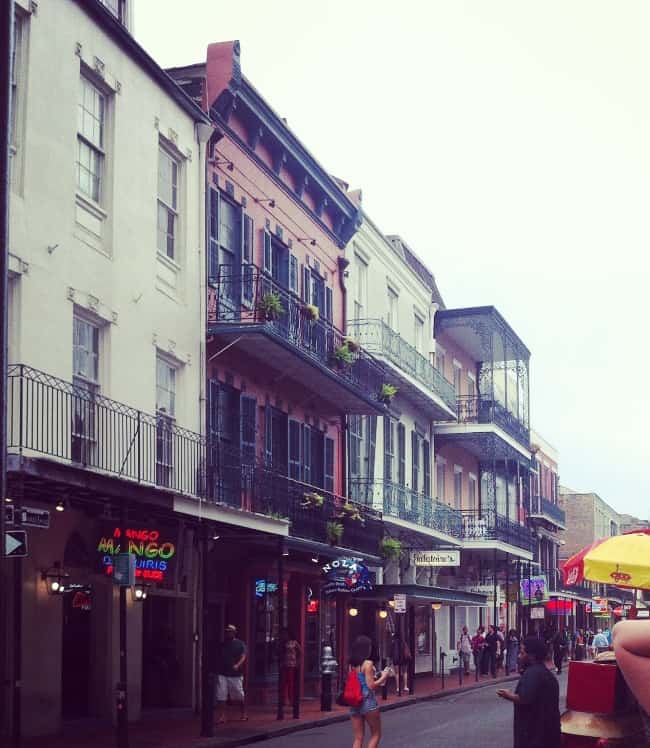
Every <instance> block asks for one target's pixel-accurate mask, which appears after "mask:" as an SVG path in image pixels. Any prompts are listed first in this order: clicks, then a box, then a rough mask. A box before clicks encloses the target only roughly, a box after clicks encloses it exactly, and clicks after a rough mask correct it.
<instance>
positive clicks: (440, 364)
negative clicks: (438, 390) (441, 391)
mask: <svg viewBox="0 0 650 748" xmlns="http://www.w3.org/2000/svg"><path fill="white" fill-rule="evenodd" d="M436 369H437V370H438V371H439V372H440V373H441V374H442V376H443V377H444V376H445V349H444V348H440V347H439V346H437V347H436Z"/></svg>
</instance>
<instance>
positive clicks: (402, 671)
mask: <svg viewBox="0 0 650 748" xmlns="http://www.w3.org/2000/svg"><path fill="white" fill-rule="evenodd" d="M390 656H391V660H392V662H393V667H394V668H395V672H396V673H397V677H398V678H399V686H400V687H401V690H402V691H407V692H408V690H409V687H408V685H407V684H408V671H409V665H410V664H411V649H410V647H409V645H408V644H407V643H406V642H405V641H404V639H402V637H401V635H400V634H399V632H395V633H394V634H393V642H392V644H391V650H390Z"/></svg>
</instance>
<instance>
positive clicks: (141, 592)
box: [132, 584, 149, 603]
mask: <svg viewBox="0 0 650 748" xmlns="http://www.w3.org/2000/svg"><path fill="white" fill-rule="evenodd" d="M132 591H133V600H134V601H135V602H136V603H143V602H144V601H145V600H146V599H147V595H148V594H149V585H148V584H134V585H133V588H132Z"/></svg>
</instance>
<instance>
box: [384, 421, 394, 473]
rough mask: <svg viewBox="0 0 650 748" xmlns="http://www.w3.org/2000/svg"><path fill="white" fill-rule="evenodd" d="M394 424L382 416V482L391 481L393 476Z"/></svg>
mask: <svg viewBox="0 0 650 748" xmlns="http://www.w3.org/2000/svg"><path fill="white" fill-rule="evenodd" d="M394 459H395V423H394V421H392V420H391V419H390V416H384V480H385V481H392V480H393V475H394V474H395V468H394V465H393V462H394Z"/></svg>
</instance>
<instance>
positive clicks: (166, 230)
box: [158, 148, 179, 260]
mask: <svg viewBox="0 0 650 748" xmlns="http://www.w3.org/2000/svg"><path fill="white" fill-rule="evenodd" d="M178 172H179V166H178V162H177V161H176V160H175V159H174V158H173V157H172V156H171V155H170V154H169V153H168V152H167V151H166V150H165V149H164V148H159V149H158V251H159V252H160V254H162V255H165V256H166V257H169V258H170V259H171V260H176V259H177V255H178Z"/></svg>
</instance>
